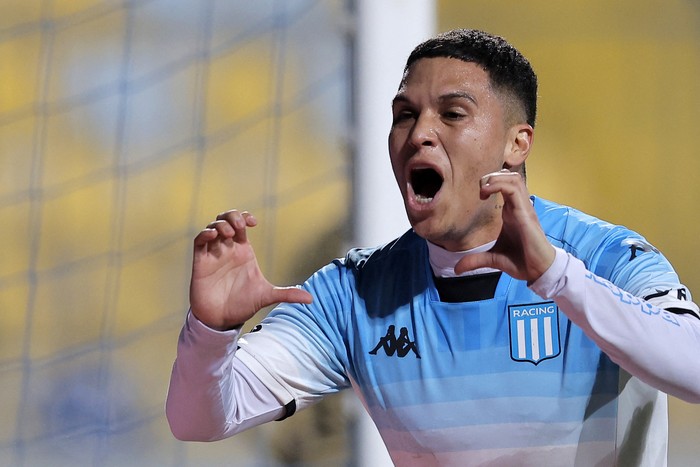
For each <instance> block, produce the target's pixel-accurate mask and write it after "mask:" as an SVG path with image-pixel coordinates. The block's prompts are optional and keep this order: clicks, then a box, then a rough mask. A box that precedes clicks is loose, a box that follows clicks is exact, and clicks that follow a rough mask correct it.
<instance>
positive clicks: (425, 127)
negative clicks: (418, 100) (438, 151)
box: [410, 112, 437, 149]
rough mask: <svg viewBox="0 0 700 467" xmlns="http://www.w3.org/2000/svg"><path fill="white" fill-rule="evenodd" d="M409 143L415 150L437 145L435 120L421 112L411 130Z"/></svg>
mask: <svg viewBox="0 0 700 467" xmlns="http://www.w3.org/2000/svg"><path fill="white" fill-rule="evenodd" d="M410 141H411V145H413V146H414V147H415V148H416V149H418V148H419V147H421V146H435V145H436V144H437V130H436V125H435V119H434V118H433V117H432V116H431V115H430V114H429V113H426V112H423V113H421V114H420V115H419V116H418V118H417V119H416V122H415V124H414V125H413V128H412V129H411V138H410Z"/></svg>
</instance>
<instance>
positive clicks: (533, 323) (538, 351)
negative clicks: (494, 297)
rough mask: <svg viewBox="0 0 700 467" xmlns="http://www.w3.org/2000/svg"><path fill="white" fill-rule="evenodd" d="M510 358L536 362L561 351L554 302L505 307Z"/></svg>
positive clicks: (557, 317)
mask: <svg viewBox="0 0 700 467" xmlns="http://www.w3.org/2000/svg"><path fill="white" fill-rule="evenodd" d="M508 319H509V321H510V358H512V359H513V360H515V361H518V362H531V363H534V364H535V365H537V364H538V363H539V362H541V361H542V360H546V359H549V358H554V357H556V356H557V355H559V353H560V352H561V346H560V344H559V308H558V307H557V305H556V304H555V303H554V302H542V303H528V304H525V305H511V306H509V307H508Z"/></svg>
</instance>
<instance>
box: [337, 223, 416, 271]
mask: <svg viewBox="0 0 700 467" xmlns="http://www.w3.org/2000/svg"><path fill="white" fill-rule="evenodd" d="M426 249H427V246H426V243H425V240H423V239H422V238H420V237H419V236H418V235H416V233H415V232H413V230H408V231H407V232H406V233H404V234H403V235H401V236H400V237H399V238H397V239H394V240H392V241H391V242H388V243H386V244H384V245H381V246H378V247H374V248H353V249H352V250H350V251H348V252H347V254H346V255H345V258H343V259H340V260H338V263H339V264H342V265H343V266H344V267H345V268H348V269H352V270H356V271H367V270H371V269H374V268H377V267H381V266H382V265H386V264H395V263H396V262H405V261H407V260H409V259H411V258H413V257H415V256H416V254H417V253H423V252H425V251H426Z"/></svg>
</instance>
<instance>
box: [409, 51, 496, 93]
mask: <svg viewBox="0 0 700 467" xmlns="http://www.w3.org/2000/svg"><path fill="white" fill-rule="evenodd" d="M450 91H469V92H471V93H488V94H490V93H491V91H492V89H491V82H490V80H489V75H488V73H487V72H486V71H485V70H484V69H483V68H482V67H481V66H480V65H478V64H476V63H474V62H465V61H463V60H460V59H457V58H447V57H435V58H422V59H420V60H418V61H416V62H415V63H413V64H412V65H411V66H410V67H409V69H408V70H406V73H405V74H404V76H403V79H402V80H401V85H400V86H399V91H398V93H397V95H406V94H416V93H438V95H439V94H442V93H445V92H450Z"/></svg>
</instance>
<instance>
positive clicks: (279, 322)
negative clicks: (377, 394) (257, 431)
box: [238, 263, 350, 410]
mask: <svg viewBox="0 0 700 467" xmlns="http://www.w3.org/2000/svg"><path fill="white" fill-rule="evenodd" d="M344 269H345V268H344V267H342V266H339V265H338V264H337V263H333V264H330V265H328V266H326V267H325V268H323V269H321V270H320V271H318V272H317V273H316V274H314V275H313V276H312V277H311V278H310V279H309V280H308V281H306V283H305V284H304V286H303V287H304V288H305V289H306V290H307V291H308V292H309V293H311V295H312V296H313V297H314V301H313V303H311V304H310V305H301V304H290V303H283V304H281V305H279V306H277V307H276V308H275V309H274V310H272V311H271V312H270V313H269V314H268V316H267V317H265V319H263V320H262V321H261V323H260V325H259V326H257V327H256V328H255V329H254V332H251V333H249V334H247V335H246V336H244V337H243V338H241V340H240V341H239V346H240V350H239V351H238V355H239V358H240V359H241V360H242V361H243V362H244V363H245V364H246V366H248V367H249V368H250V369H251V370H252V371H253V372H254V373H255V374H256V375H257V376H258V377H259V378H260V379H261V380H262V381H263V383H264V384H265V385H267V386H268V387H270V388H277V389H276V390H275V392H276V393H277V397H278V398H279V399H280V400H281V401H282V402H283V403H284V404H289V405H293V406H295V407H296V409H297V410H301V409H304V408H306V407H308V406H310V405H312V404H315V403H316V402H319V401H320V400H321V399H322V398H323V397H325V396H326V395H328V394H332V393H335V392H338V391H340V390H342V389H345V388H347V387H349V386H350V381H349V377H348V371H347V367H348V358H347V345H346V339H345V338H344V333H345V331H344V328H345V326H346V324H345V320H346V319H345V316H346V313H345V312H346V311H347V310H348V309H349V307H350V303H349V301H350V299H349V298H348V292H347V290H349V288H350V287H349V286H348V285H347V284H345V281H346V278H345V277H344V276H345V271H344Z"/></svg>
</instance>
